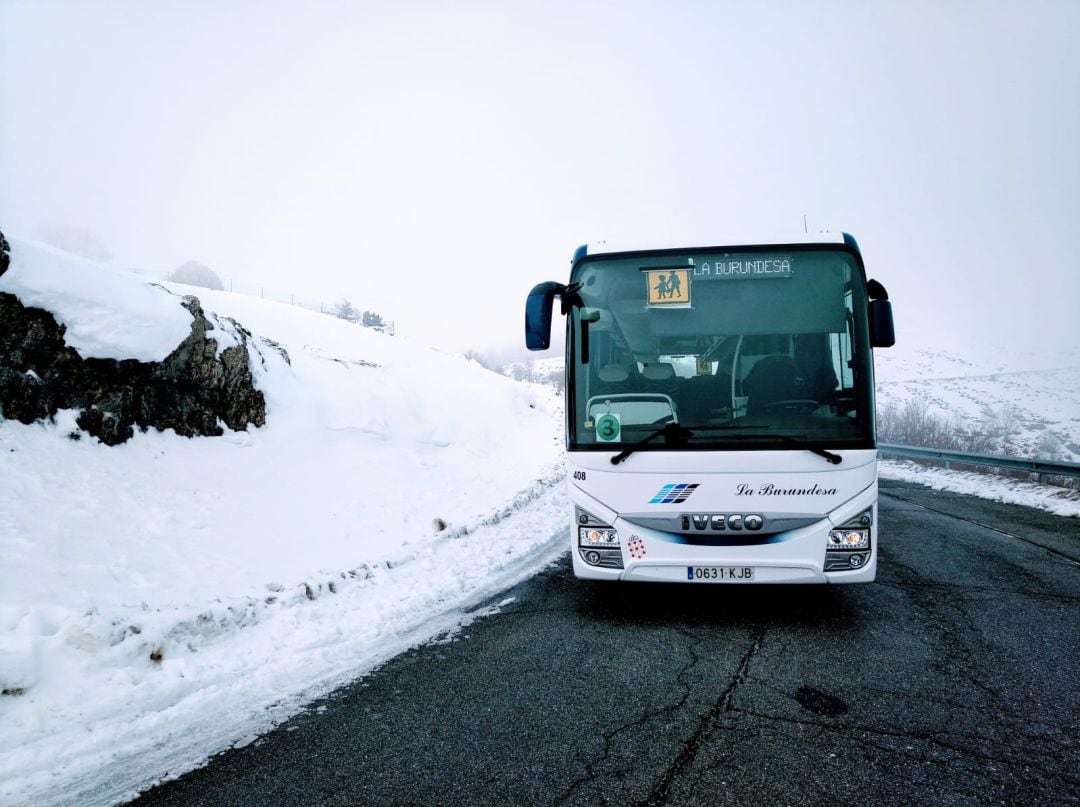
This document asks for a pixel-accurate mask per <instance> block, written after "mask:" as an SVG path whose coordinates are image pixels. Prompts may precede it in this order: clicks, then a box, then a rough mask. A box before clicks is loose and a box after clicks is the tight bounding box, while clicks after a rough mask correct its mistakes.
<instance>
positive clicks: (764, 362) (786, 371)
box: [743, 355, 806, 415]
mask: <svg viewBox="0 0 1080 807" xmlns="http://www.w3.org/2000/svg"><path fill="white" fill-rule="evenodd" d="M743 391H744V392H745V393H746V395H747V402H746V413H747V414H748V415H760V414H762V413H764V411H765V408H766V407H767V406H768V405H769V404H774V403H776V402H777V401H792V400H799V399H805V398H806V380H805V379H804V378H803V375H802V371H801V370H800V369H799V365H797V364H796V363H795V360H794V359H792V358H791V357H790V356H783V355H776V356H766V357H764V358H763V359H760V360H759V361H758V362H757V364H755V365H754V366H753V367H751V368H750V372H749V373H747V374H746V378H745V380H744V381H743Z"/></svg>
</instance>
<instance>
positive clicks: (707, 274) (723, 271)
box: [694, 255, 794, 280]
mask: <svg viewBox="0 0 1080 807" xmlns="http://www.w3.org/2000/svg"><path fill="white" fill-rule="evenodd" d="M792 263H794V261H792V259H791V256H790V255H783V256H772V257H761V256H757V255H725V256H724V257H722V258H717V259H716V260H711V261H710V260H705V261H702V262H700V263H697V262H696V261H695V263H694V278H695V279H702V280H715V279H720V280H725V279H730V278H743V279H745V278H760V277H791V268H792Z"/></svg>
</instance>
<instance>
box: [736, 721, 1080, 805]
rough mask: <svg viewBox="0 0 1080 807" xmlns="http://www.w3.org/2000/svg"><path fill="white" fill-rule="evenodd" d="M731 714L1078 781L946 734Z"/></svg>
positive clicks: (981, 739) (982, 740) (984, 741)
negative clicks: (908, 744)
mask: <svg viewBox="0 0 1080 807" xmlns="http://www.w3.org/2000/svg"><path fill="white" fill-rule="evenodd" d="M731 711H732V712H737V713H739V714H743V715H746V716H748V717H756V718H758V719H760V720H768V721H773V722H777V723H787V724H790V725H794V726H799V727H801V728H817V729H821V730H822V731H833V732H836V733H838V734H852V733H862V734H870V735H877V736H880V737H893V738H895V739H899V740H913V741H916V742H924V743H928V744H930V745H934V746H937V747H938V748H942V749H945V750H947V751H952V752H953V753H956V754H960V755H961V758H969V759H970V758H974V759H979V760H982V761H983V762H987V763H996V764H998V765H1002V766H1005V767H1008V768H1012V769H1015V770H1019V771H1025V770H1032V771H1035V772H1037V773H1039V774H1041V775H1043V776H1045V777H1047V778H1048V779H1050V780H1052V781H1054V782H1058V783H1061V784H1067V785H1071V786H1078V785H1080V778H1076V777H1071V776H1068V775H1067V774H1065V773H1063V772H1061V771H1053V770H1048V769H1046V768H1044V767H1043V766H1041V765H1039V764H1037V763H1036V761H1034V760H1032V759H1009V758H1007V757H1003V756H998V755H996V754H993V753H988V752H986V751H983V750H980V749H977V748H971V747H969V746H964V745H961V744H959V743H955V742H949V741H946V740H943V739H942V738H941V735H942V734H948V733H949V732H934V731H912V730H902V729H892V730H890V729H885V728H879V727H875V726H864V725H857V724H851V723H826V722H824V721H821V720H811V719H807V718H797V717H787V716H785V715H774V714H767V713H765V712H757V711H754V710H753V709H740V708H738V707H733V708H732V709H731ZM970 739H972V741H974V742H977V743H982V744H987V743H988V738H986V737H972V738H970ZM860 742H867V741H866V738H860ZM878 748H879V750H882V751H887V752H890V753H893V754H900V755H902V756H909V757H911V758H912V759H916V760H918V761H920V762H930V763H935V762H939V761H937V760H933V759H931V758H929V757H921V756H916V755H911V754H906V753H905V752H904V751H902V750H900V749H896V748H888V747H885V746H882V747H878ZM1004 750H1011V748H1010V747H1009V746H1005V747H1004ZM940 764H944V765H951V764H952V763H951V762H941V763H940Z"/></svg>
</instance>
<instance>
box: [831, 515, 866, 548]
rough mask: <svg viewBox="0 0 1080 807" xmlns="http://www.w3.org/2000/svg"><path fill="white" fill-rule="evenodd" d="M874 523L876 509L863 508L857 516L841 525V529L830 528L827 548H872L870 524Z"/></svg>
mask: <svg viewBox="0 0 1080 807" xmlns="http://www.w3.org/2000/svg"><path fill="white" fill-rule="evenodd" d="M873 523H874V510H873V508H870V509H868V510H863V511H862V512H861V513H859V515H857V516H855V518H850V519H848V520H847V521H845V522H844V523H843V524H841V525H840V529H837V530H829V539H828V540H827V541H826V542H825V548H826V549H828V550H830V551H838V552H844V551H847V552H855V551H858V550H860V549H869V548H870V525H871V524H873Z"/></svg>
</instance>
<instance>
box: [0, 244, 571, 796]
mask: <svg viewBox="0 0 1080 807" xmlns="http://www.w3.org/2000/svg"><path fill="white" fill-rule="evenodd" d="M12 243H13V255H12V257H13V259H14V260H15V261H18V262H20V264H19V265H20V266H22V267H23V268H24V273H23V274H21V275H19V276H17V277H16V279H17V280H18V281H19V284H20V289H22V290H21V291H20V292H19V296H20V299H22V298H23V295H24V294H26V295H27V296H29V297H33V296H34V295H35V294H38V295H42V296H41V297H39V298H35V299H40V300H41V301H43V302H45V301H47V302H48V303H49V304H50V305H53V304H56V305H58V306H59V307H60V308H63V309H64V311H65V313H66V316H67V317H68V318H69V319H68V321H69V323H71V324H72V325H73V326H74V324H75V323H78V322H88V321H91V320H93V318H94V317H98V316H100V317H102V319H101V322H105V321H111V322H112V323H113V325H111V326H109V327H108V328H106V329H104V330H103V331H102V334H105V335H103V336H100V338H99V340H98V346H97V347H95V348H94V350H100V351H102V352H107V351H105V349H104V348H103V347H102V345H105V343H106V342H108V343H109V345H110V346H111V347H109V349H111V350H113V351H115V352H121V351H124V352H126V353H127V354H128V355H137V354H138V352H139V344H138V343H139V341H140V336H139V333H140V330H139V328H135V327H132V328H130V329H128V330H126V331H125V330H124V328H122V327H119V326H118V325H116V323H120V324H121V325H122V324H123V323H124V322H130V321H131V320H130V318H128V316H127V314H128V313H129V312H132V311H134V312H138V311H139V310H141V309H140V306H142V305H143V302H144V301H145V300H146V299H148V298H146V296H145V295H146V291H147V289H148V288H151V287H149V286H147V284H146V283H145V282H142V281H140V280H138V279H137V278H132V277H130V276H124V275H120V274H116V275H115V276H113V275H110V280H109V281H108V282H109V283H112V280H116V281H117V282H116V283H115V284H112V285H110V286H109V289H108V294H106V295H105V296H104V297H94V296H93V294H90V293H89V292H88V294H89V296H88V298H87V299H86V300H82V301H81V302H80V297H79V295H80V294H82V293H83V291H84V290H83V288H82V282H83V281H82V280H81V279H79V278H76V277H71V278H70V279H71V286H70V288H71V289H72V294H71V295H69V296H64V295H62V294H60V293H59V291H57V289H59V288H60V287H62V286H63V283H62V280H63V277H62V275H63V273H64V272H65V271H66V272H68V273H69V274H70V273H74V272H89V271H92V269H93V266H92V265H90V267H89V269H88V267H87V266H84V265H82V263H81V262H75V261H73V260H72V261H65V260H61V258H62V256H61V258H58V257H57V256H55V255H53V254H51V253H50V252H48V251H43V250H40V249H38V248H37V247H35V246H31V247H29V248H28V247H27V246H26V242H21V241H17V240H14V239H13V242H12ZM39 268H40V269H41V271H40V272H39V271H38V269H39ZM101 271H102V272H105V270H101ZM4 280H5V281H6V280H8V276H7V275H5V277H4ZM35 284H37V285H35ZM169 288H172V289H173V293H170V292H169V291H168V290H166V289H165V288H152V293H153V294H154V295H161V298H160V299H164V300H167V301H169V305H172V304H173V303H174V302H175V303H178V301H179V300H180V295H181V294H195V295H196V296H198V297H199V299H200V301H201V302H202V305H203V307H204V309H205V310H206V312H207V316H208V318H211V320H212V321H216V322H218V323H222V318H226V317H228V318H235V319H236V320H237V321H238V322H239V323H240V324H241V325H243V326H244V327H245V328H247V329H249V330H251V331H252V332H253V333H254V334H255V335H256V336H257V337H260V338H261V339H260V340H256V342H254V343H253V345H254V350H255V351H256V352H255V353H254V354H253V355H252V359H251V362H252V371H253V373H254V375H255V379H256V385H257V386H258V387H259V388H260V389H261V390H262V391H263V392H264V394H265V395H266V400H267V425H266V426H265V427H264V428H261V429H255V428H250V429H248V430H247V431H244V432H232V431H226V433H225V435H224V436H223V437H220V438H196V439H186V438H181V437H178V436H177V435H175V434H174V433H172V432H164V433H162V432H156V431H150V432H147V433H137V434H136V435H135V436H134V438H133V439H131V440H130V441H128V442H126V443H124V444H122V445H119V446H114V447H108V446H105V445H103V444H101V443H99V442H98V441H96V440H95V439H93V438H91V437H88V436H86V435H85V434H81V433H80V432H79V430H78V428H77V426H76V424H75V417H76V413H75V412H60V413H58V415H57V417H56V419H55V422H54V423H48V424H33V425H29V426H27V425H23V424H20V423H17V422H14V421H5V420H3V419H2V418H0V479H2V480H3V484H2V485H0V512H3V514H4V518H3V519H0V557H2V558H3V559H4V560H3V563H0V690H3V691H4V693H5V694H2V695H0V747H2V748H3V749H4V752H3V754H0V803H2V804H35V805H39V804H70V803H79V804H101V803H111V802H115V801H116V800H119V799H123V798H127V797H130V796H132V795H134V794H135V793H136V792H137V791H138V790H140V789H142V788H145V787H146V786H148V785H150V784H152V783H153V782H154V781H156V780H158V779H160V778H161V777H163V776H166V775H169V774H176V773H179V772H182V771H184V770H187V769H190V768H191V767H194V766H196V765H198V764H200V763H201V762H202V761H203V760H205V759H206V757H207V756H208V755H210V754H213V753H216V752H217V751H220V750H223V749H224V748H227V747H229V746H230V745H232V744H235V743H236V742H238V741H242V740H243V739H244V738H248V737H251V736H252V735H253V734H256V733H258V732H261V731H265V730H267V729H269V728H270V727H272V726H273V725H274V724H275V723H277V722H280V721H281V720H284V719H286V718H287V717H288V716H289V715H291V714H293V713H295V712H296V711H297V710H299V709H300V708H302V706H303V704H304V703H305V702H306V701H308V700H310V699H311V698H314V697H317V696H318V695H320V694H323V693H325V692H326V691H328V690H329V689H330V688H332V687H334V686H335V685H338V684H341V683H344V682H346V681H348V680H350V679H353V678H355V677H357V676H359V675H362V674H363V673H365V672H366V671H368V670H370V669H371V668H372V667H374V666H376V665H377V664H379V663H381V662H382V661H385V660H386V659H388V658H391V657H392V656H394V655H396V654H397V653H399V652H401V651H403V650H404V649H406V648H407V647H409V646H411V645H413V644H416V643H418V642H420V641H423V640H425V639H427V638H429V637H431V636H432V635H435V634H438V633H440V632H441V631H445V630H447V629H448V628H450V627H452V626H453V625H454V624H456V623H457V622H459V621H460V620H462V619H464V618H467V617H466V616H465V615H464V611H465V610H466V609H468V608H470V607H472V606H474V605H476V604H477V603H479V602H482V601H483V600H484V599H485V598H488V597H490V596H491V595H493V594H495V593H497V592H498V591H500V590H502V589H503V588H505V587H507V586H509V585H512V584H513V583H515V582H517V580H519V579H522V578H524V577H527V576H528V575H530V574H532V573H533V572H535V571H536V570H537V569H538V568H539V567H540V566H542V565H544V564H545V563H547V562H549V561H550V560H552V559H554V558H555V557H557V556H558V555H560V554H561V553H562V552H564V551H565V544H566V523H567V521H566V511H567V507H568V505H567V503H566V498H565V492H564V483H563V478H564V477H563V471H562V468H561V456H560V455H561V450H562V448H561V446H562V439H561V432H562V426H561V415H560V411H561V410H560V404H559V401H558V399H557V397H556V396H555V395H554V393H553V392H552V391H551V390H547V389H544V388H540V387H537V386H533V385H528V384H522V383H517V382H514V381H511V380H510V379H507V378H504V377H502V376H499V375H496V374H494V373H491V372H489V371H487V370H485V369H483V368H482V367H480V366H479V365H477V364H476V363H474V362H469V361H466V360H465V359H463V358H461V357H458V356H447V355H444V354H441V353H438V352H436V351H434V350H431V349H428V348H426V347H422V346H418V345H413V344H410V343H409V342H407V341H406V340H403V339H400V338H393V337H389V336H386V335H383V334H380V333H377V332H374V331H372V330H370V329H366V328H362V327H359V326H357V325H353V324H351V323H347V322H345V321H343V320H339V319H336V318H334V317H330V316H325V315H321V314H318V313H313V312H310V311H306V310H303V309H298V308H293V307H291V306H286V305H282V304H278V303H272V302H269V301H262V300H257V299H252V298H245V297H240V296H238V295H231V294H227V293H223V292H217V293H215V292H208V291H207V290H205V289H194V288H191V287H180V286H176V287H172V286H170V287H169ZM50 290H51V291H50ZM49 295H52V296H49ZM154 299H158V298H157V297H155V298H154ZM57 301H59V302H57ZM109 305H111V306H112V313H110V312H109V311H104V310H101V309H100V306H106V307H108V306H109ZM177 308H179V306H178V305H177ZM180 310H181V312H182V313H183V314H184V316H185V317H187V324H186V325H185V331H184V335H185V336H186V334H187V332H188V329H189V326H190V315H188V314H187V312H186V311H183V309H180ZM110 317H111V318H112V319H110ZM159 324H160V325H161V330H160V331H157V332H153V333H149V334H146V339H147V343H153V342H156V343H157V348H160V349H164V348H163V347H162V346H163V345H165V343H166V342H168V341H169V340H171V339H172V338H173V336H172V334H171V331H170V328H171V327H172V323H170V321H169V318H168V317H164V316H163V318H162V320H161V321H160V323H159ZM114 326H115V327H114ZM140 327H141V326H140ZM72 330H77V329H76V328H74V327H73V329H72ZM151 330H152V329H151ZM211 335H214V334H211ZM219 335H220V336H222V337H224V336H226V332H225V330H222V331H221V334H219ZM106 336H107V337H108V338H106ZM263 340H271V341H272V342H275V343H277V344H279V345H281V346H282V347H283V348H284V349H285V350H286V351H287V353H288V360H286V358H285V355H284V354H283V353H281V352H280V351H278V350H275V349H272V348H273V346H272V345H268V344H267V342H266V341H263ZM86 344H88V343H85V344H83V348H86ZM160 349H158V350H157V352H160ZM96 355H100V354H96ZM147 357H148V354H144V355H143V358H147ZM436 518H438V519H441V520H444V521H445V522H447V524H448V525H449V527H448V528H447V529H446V530H443V531H441V532H436V531H435V530H434V529H433V526H432V524H433V520H434V519H436Z"/></svg>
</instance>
